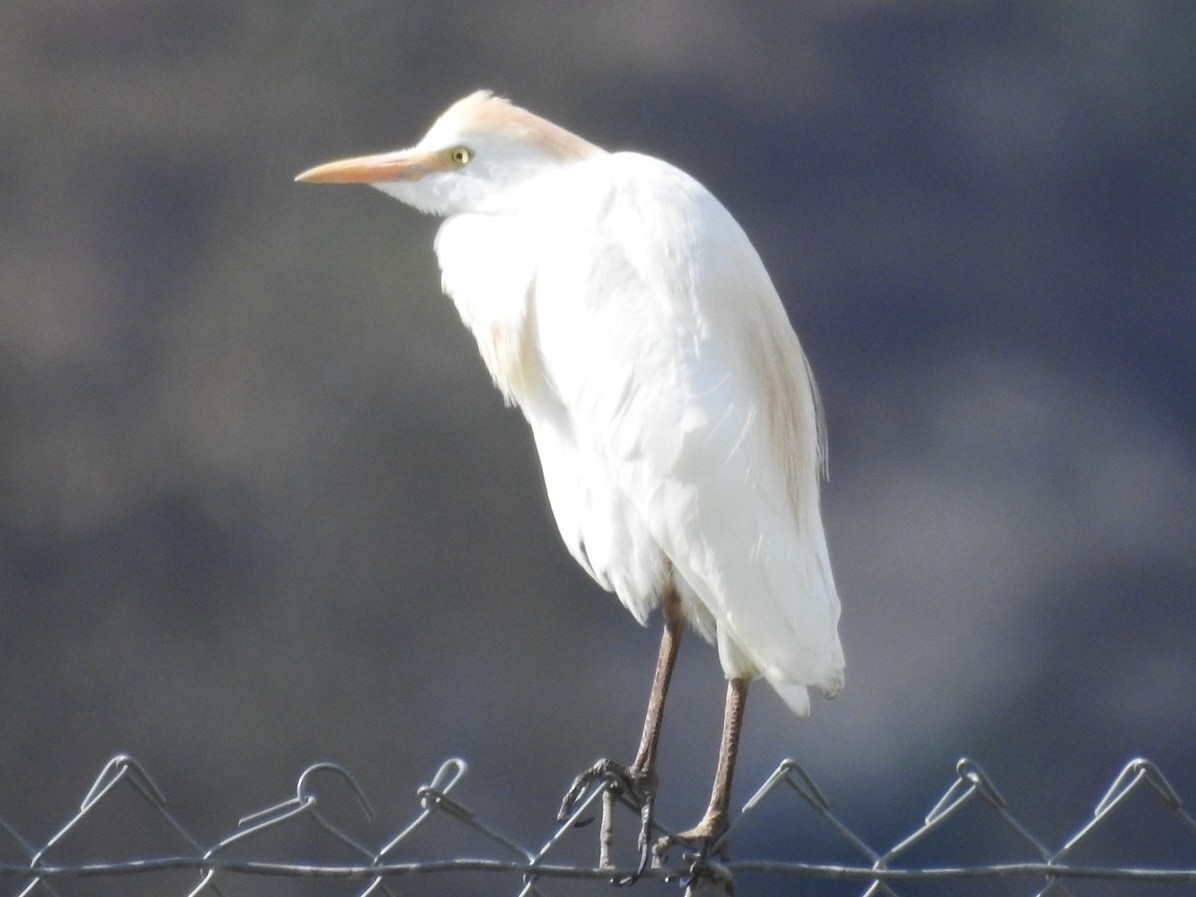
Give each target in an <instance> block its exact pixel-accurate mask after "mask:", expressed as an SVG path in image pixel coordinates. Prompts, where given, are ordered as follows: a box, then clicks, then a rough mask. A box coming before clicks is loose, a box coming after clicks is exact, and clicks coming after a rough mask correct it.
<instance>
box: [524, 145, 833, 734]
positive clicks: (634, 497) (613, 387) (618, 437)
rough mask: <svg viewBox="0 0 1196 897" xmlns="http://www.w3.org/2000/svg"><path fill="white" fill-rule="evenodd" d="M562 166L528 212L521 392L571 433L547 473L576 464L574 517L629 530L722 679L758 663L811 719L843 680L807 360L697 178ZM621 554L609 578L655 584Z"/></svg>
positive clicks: (661, 166) (527, 405)
mask: <svg viewBox="0 0 1196 897" xmlns="http://www.w3.org/2000/svg"><path fill="white" fill-rule="evenodd" d="M567 172H568V173H567V174H563V175H561V177H568V178H569V182H568V184H557V185H555V187H554V189H551V190H546V191H545V192H544V196H543V201H542V204H541V206H540V207H539V208H538V209H537V214H535V215H529V223H530V226H531V227H532V229H533V230H534V231H535V233H534V234H533V240H532V244H531V245H534V246H536V247H537V248H536V251H535V259H534V268H535V273H534V282H533V287H532V295H531V300H530V306H529V308H530V314H531V317H532V319H533V323H532V325H531V326H532V332H533V333H534V341H535V354H536V359H537V365H538V375H539V377H540V380H539V382H540V388H539V391H538V392H537V391H532V392H529V393H528V396H527V401H525V402H523V403H522V404H523V406H524V410H525V412H526V413H527V415H528V419H529V421H531V423H532V427H533V430H534V431H537V434H538V435H537V440H538V442H541V437H540V435H539V433H540V431H545V433H546V435H547V430H548V429H549V427H550V424H549V423H548V420H549V419H550V418H551V417H552V416H553V415H555V416H556V417H557V418H558V420H557V423H556V424H555V425H551V426H552V428H553V430H554V432H562V431H564V430H567V431H568V432H569V434H570V435H569V438H568V440H567V446H566V448H565V449H561V448H560V446H556V447H555V448H554V449H553V450H550V452H549V454H553V451H555V453H556V455H557V457H555V458H554V459H552V460H546V462H545V476H546V479H551V477H552V474H550V471H549V468H550V467H556V468H561V467H562V466H564V467H566V468H571V469H572V475H571V479H572V480H577V479H578V472H579V471H583V472H585V473H584V474H583V479H584V480H585V483H584V484H582V485H580V486H579V485H577V484H576V483H575V484H574V485H573V486H572V487H571V488H572V491H573V493H574V494H579V493H580V494H582V497H581V498H579V499H576V500H574V501H572V502H571V503H570V507H571V512H570V514H567V515H566V516H570V517H571V520H570V524H569V525H570V526H571V527H574V528H576V529H579V530H581V531H583V533H584V531H587V530H592V531H593V533H594V534H595V535H600V534H601V533H602V530H603V529H604V528H609V527H612V526H615V527H617V526H619V525H620V524H622V525H625V526H630V527H631V529H632V530H633V531H635V528H636V527H637V526H638V527H639V531H637V532H636V538H637V540H638V543H644V542H648V543H651V547H652V548H653V549H655V550H656V551H658V552H659V553H660V554H661V555H663V558H664V559H666V560H667V564H668V565H669V566H670V567H671V569H672V570H673V571H674V572H675V576H676V577H677V579H678V582H679V584H680V585H681V586H682V589H681V591H682V594H683V597H684V598H685V599H686V601H687V604H688V608H687V609H688V610H689V611H690V614H691V617H692V618H693V619H694V622H695V624H697V626H698V628H699V630H700V631H704V634H705V635H707V637H709V638H712V640H714V641H716V643H717V644H718V647H719V653H720V658H721V659H722V663H723V666H724V669H725V671H726V673H727V675H728V676H741V675H763V676H765V677H766V678H768V679H769V681H770V682H772V684H773V685H774V686H775V687H776V688H777V690H778V691H779V692H780V693H781V694H782V697H784V698H785V699H786V701H787V702H788V703H789V704H790V706H791V707H793V708H794V710H795V711H798V712H799V713H803V712H805V711H807V710H808V700H807V699H806V697H805V686H809V685H813V686H815V687H818V688H819V689H820V690H822V691H823V692H824V693H827V694H833V693H835V692H837V691H838V689H839V688H840V687H841V685H842V681H843V655H842V649H841V647H840V644H839V639H838V633H837V624H838V618H839V600H838V597H837V594H836V591H835V585H834V581H833V578H832V575H831V569H830V563H829V560H828V557H827V548H826V540H825V536H824V533H823V528H822V522H821V515H820V512H819V496H818V491H819V472H820V466H821V464H822V459H823V458H824V449H823V442H822V440H823V435H822V434H823V430H822V426H821V423H820V409H819V406H818V399H817V395H816V392H815V388H814V383H813V380H812V378H811V376H810V372H809V366H808V364H807V362H806V359H805V355H804V353H803V352H802V350H801V347H800V345H799V343H798V341H797V337H796V336H795V335H794V333H793V329H792V327H791V326H790V324H789V321H788V318H787V316H786V314H785V311H784V308H783V306H782V305H781V302H780V299H779V298H778V296H777V294H776V291H775V289H774V288H773V286H772V284H771V281H770V280H769V278H768V275H767V273H766V272H765V270H764V267H763V264H762V263H761V261H760V259H759V257H758V256H757V254H756V252H755V250H754V249H753V248H752V246H751V244H750V242H749V241H748V239H747V237H746V235H744V233H743V231H742V230H741V229H740V228H739V226H738V225H737V224H736V223H735V221H734V220H733V219H732V218H731V216H730V215H729V214H728V213H727V212H726V210H725V209H724V208H723V207H722V206H721V205H720V204H719V203H718V202H717V200H715V199H714V198H713V196H711V195H710V194H709V193H708V192H707V191H706V190H705V189H704V188H703V187H702V186H701V185H700V184H698V183H697V182H696V181H694V180H693V179H692V178H690V177H688V176H687V175H685V174H683V173H682V172H680V171H678V170H677V169H675V168H673V167H671V166H669V165H667V164H665V163H663V162H659V161H657V160H654V159H650V158H648V157H645V156H640V155H637V154H631V153H619V154H614V155H611V156H603V157H600V158H597V159H593V160H588V161H586V162H584V163H580V164H578V165H576V166H572V167H571V168H569V169H568V170H567ZM537 222H544V226H543V227H539V228H537ZM562 422H567V427H564V428H562V427H561V426H560V424H561V423H562ZM541 454H542V457H543V456H544V454H545V453H544V446H543V443H542V444H541ZM557 476H558V478H562V474H561V473H559V472H558V474H557ZM586 484H588V485H586ZM587 488H589V489H590V490H591V492H594V491H603V490H605V491H606V492H609V493H610V494H609V495H603V496H600V497H596V496H595V495H594V494H590V495H588V496H586V495H584V493H585V492H586V489H587ZM549 491H550V494H551V493H552V491H553V487H552V484H551V483H550V485H549ZM611 508H614V509H615V512H614V513H613V514H612V513H610V510H611ZM554 510H556V502H555V501H554ZM595 510H597V511H598V513H597V515H594V514H593V512H594V511H595ZM588 515H589V516H588ZM557 516H558V521H560V518H561V516H562V515H561V513H560V512H558V513H557ZM630 518H633V519H631V520H630V523H628V519H630ZM562 533H564V527H562ZM583 540H585V541H594V536H589V537H586V536H585V535H584V534H583ZM567 541H568V539H567ZM576 554H577V552H576V551H575V555H576ZM612 554H613V555H615V556H613V557H608V558H604V559H603V564H604V565H605V568H606V569H607V571H608V572H607V574H606V576H605V579H606V580H607V582H609V583H616V581H617V582H622V583H635V584H639V587H643V584H644V583H647V582H652V581H653V576H652V575H649V574H648V573H645V572H644V571H623V572H621V573H620V572H618V571H617V570H616V571H615V573H616V575H611V572H610V570H611V568H612V567H613V568H617V567H618V565H619V563H620V562H621V561H620V558H619V557H618V556H617V554H618V552H612ZM649 554H651V553H650V552H646V551H640V552H639V553H638V554H636V553H635V552H633V553H631V555H630V557H629V558H627V559H626V560H624V561H622V562H623V563H625V564H644V563H646V562H647V561H646V560H645V558H647V557H648V556H649ZM655 563H656V566H657V568H659V567H660V566H661V561H660V560H659V559H657V560H656V561H655ZM657 572H658V571H657ZM596 578H599V577H596ZM657 578H658V576H657ZM599 581H600V582H601V581H602V578H599ZM614 587H615V588H616V591H619V592H620V598H622V599H623V600H624V602H625V603H629V596H627V595H624V594H623V592H622V591H620V589H619V587H618V585H617V584H616V585H615V586H614ZM630 597H633V598H635V600H638V601H639V602H640V603H641V604H642V603H643V601H644V599H643V596H638V597H636V596H630ZM629 606H631V603H629Z"/></svg>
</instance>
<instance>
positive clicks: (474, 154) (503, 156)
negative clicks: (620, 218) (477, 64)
mask: <svg viewBox="0 0 1196 897" xmlns="http://www.w3.org/2000/svg"><path fill="white" fill-rule="evenodd" d="M602 153H603V150H601V149H599V148H598V147H596V146H594V145H593V144H592V143H589V142H588V141H586V140H583V139H582V138H581V137H578V136H577V135H576V134H573V133H571V132H569V131H566V130H565V129H564V128H562V127H559V126H558V125H554V124H553V123H552V122H550V121H546V120H545V119H542V118H540V117H539V116H537V115H534V114H532V113H531V112H528V111H527V110H526V109H521V108H520V107H519V106H515V105H514V104H512V103H510V102H508V101H507V100H505V99H503V98H501V97H496V96H494V95H493V94H491V93H490V92H489V91H485V90H479V91H476V92H475V93H472V94H470V95H469V96H467V97H465V98H463V99H461V100H458V101H457V102H456V103H454V104H453V105H452V106H450V107H449V108H448V109H447V110H446V111H445V112H444V114H443V115H441V116H440V118H438V119H437V120H436V122H435V124H433V125H432V127H431V129H430V130H429V131H428V133H427V134H425V135H424V137H423V138H422V139H421V140H420V141H419V142H418V143H417V144H415V146H413V147H411V148H409V149H403V150H398V151H395V152H389V153H379V154H377V155H371V156H357V157H354V158H351V159H340V160H338V161H335V162H327V163H325V164H323V165H317V166H316V167H315V168H311V169H309V170H307V171H305V172H303V173H302V174H300V175H299V176H298V177H296V178H295V180H297V181H305V182H309V183H325V184H348V183H358V184H363V183H364V184H370V185H371V186H374V187H377V188H378V189H379V190H382V191H384V192H386V193H389V194H390V195H391V196H394V197H395V198H396V199H399V200H401V201H403V202H405V203H407V204H408V205H410V206H414V207H415V208H417V209H419V210H420V211H422V212H428V213H430V214H433V215H441V216H448V215H455V214H458V213H462V212H481V213H503V212H510V211H514V210H517V209H518V207H519V205H520V204H521V203H522V202H525V201H526V199H527V197H528V196H529V192H530V189H531V188H532V187H533V185H535V184H536V183H538V182H541V181H542V179H543V178H545V177H546V176H548V175H551V174H552V173H553V172H555V171H559V170H560V169H561V168H562V167H563V166H567V165H570V164H573V163H576V162H578V161H581V160H583V159H586V158H589V157H592V156H595V155H601V154H602Z"/></svg>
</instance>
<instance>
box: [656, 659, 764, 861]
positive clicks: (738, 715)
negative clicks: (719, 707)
mask: <svg viewBox="0 0 1196 897" xmlns="http://www.w3.org/2000/svg"><path fill="white" fill-rule="evenodd" d="M750 681H751V680H749V679H731V680H729V681H728V682H727V703H726V709H725V710H724V714H723V735H722V740H721V743H720V744H719V752H718V767H717V769H716V770H715V773H714V786H713V788H712V789H711V793H710V805H709V806H708V807H707V808H706V813H705V815H704V816H703V817H702V821H701V822H699V823H698V824H697V825H696V826H694V827H693V828H692V829H689V830H688V831H685V832H682V833H681V834H679V835H676V836H675V837H665V838H661V839H660V841H658V842H657V844H656V855H657V857H663V856H664V854H665V853H667V852H668V849H669V848H670V847H672V846H673V845H674V844H684V845H688V846H690V847H693V848H695V849H696V850H697V853H698V862H699V864H700V863H701V861H702V860H704V859H705V858H706V856H707V855H708V853H709V851H710V849H711V847H713V846H715V845H716V844H717V843H718V841H719V839H720V838H721V837H722V835H723V833H724V832H725V831H726V829H727V822H728V817H727V808H728V807H729V806H730V803H731V778H732V776H733V775H734V773H735V758H736V755H737V754H738V753H739V733H740V730H741V729H742V728H743V710H744V707H745V705H746V704H747V691H748V684H749V683H750Z"/></svg>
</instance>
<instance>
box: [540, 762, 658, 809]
mask: <svg viewBox="0 0 1196 897" xmlns="http://www.w3.org/2000/svg"><path fill="white" fill-rule="evenodd" d="M599 779H606V780H607V789H608V790H609V791H610V792H611V793H613V794H616V795H618V796H620V797H623V798H624V800H626V801H627V802H628V803H630V804H631V805H632V806H633V807H635V808H637V809H642V807H643V805H644V803H645V802H646V801H647V800H648V795H650V794H653V793H654V792H655V790H656V785H655V781H654V779H655V777H654V776H653V775H652V774H651V773H647V772H643V771H641V770H637V769H632V768H628V767H626V766H623V765H622V764H620V763H616V762H615V761H613V760H599V761H598V762H597V763H595V764H594V765H593V766H591V767H590V768H589V769H587V770H585V771H584V772H582V773H581V774H580V775H579V776H578V777H577V778H575V779H574V780H573V784H572V785H570V786H569V790H568V791H567V792H565V798H564V800H562V801H561V809H560V812H558V813H557V817H556V821H557V822H564V821H565V820H566V819H568V818H569V814H570V813H572V812H573V808H574V807H575V806H576V805H577V801H578V800H579V799H580V798H581V796H582V794H584V793H585V790H586V789H587V788H589V787H590V786H591V785H592V784H594V783H595V782H596V781H598V780H599Z"/></svg>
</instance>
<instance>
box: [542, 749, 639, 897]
mask: <svg viewBox="0 0 1196 897" xmlns="http://www.w3.org/2000/svg"><path fill="white" fill-rule="evenodd" d="M602 779H605V780H606V783H607V784H606V790H607V794H608V795H610V796H611V797H612V798H619V799H621V800H622V801H623V803H625V804H627V805H628V806H630V807H632V808H633V809H635V810H637V811H638V812H639V814H640V832H639V838H638V839H637V841H636V844H637V847H638V850H639V859H638V862H637V863H636V868H635V871H634V872H632V873H631V874H630V875H627V876H624V877H622V878H616V879H614V880H613V881H612V884H614V885H615V886H617V887H625V886H627V885H633V884H635V883H636V882H637V881H639V879H640V878H641V876H643V874H644V872H645V870H647V868H648V864H649V863H651V862H652V858H653V856H654V852H653V844H652V829H653V827H654V824H653V819H654V812H655V808H656V776H655V774H654V773H653V772H652V771H651V770H643V769H636V768H635V767H627V766H623V765H622V764H621V763H616V762H615V761H613V760H609V759H607V760H599V761H598V762H597V763H595V764H594V765H593V766H591V767H590V768H589V769H587V770H585V771H584V772H582V773H581V774H580V775H579V776H578V777H577V778H575V779H574V780H573V784H572V785H570V786H569V790H568V791H567V792H566V793H565V798H564V800H562V801H561V809H560V812H559V813H558V814H557V822H564V821H565V820H566V819H568V818H569V816H570V814H572V812H573V808H574V807H575V806H576V805H577V802H578V800H580V799H581V796H582V795H583V794H584V793H585V791H586V789H587V788H589V787H590V786H591V785H593V784H594V783H595V782H597V781H599V780H602ZM611 805H612V804H611V803H610V801H609V800H608V801H605V802H604V807H603V814H604V818H606V814H608V813H609V811H610V806H611ZM590 821H592V820H586V823H588V822H590ZM604 828H605V826H604ZM608 846H609V845H604V850H605V849H606V848H607V847H608ZM603 856H604V857H605V856H606V854H605V853H604V854H603Z"/></svg>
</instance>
